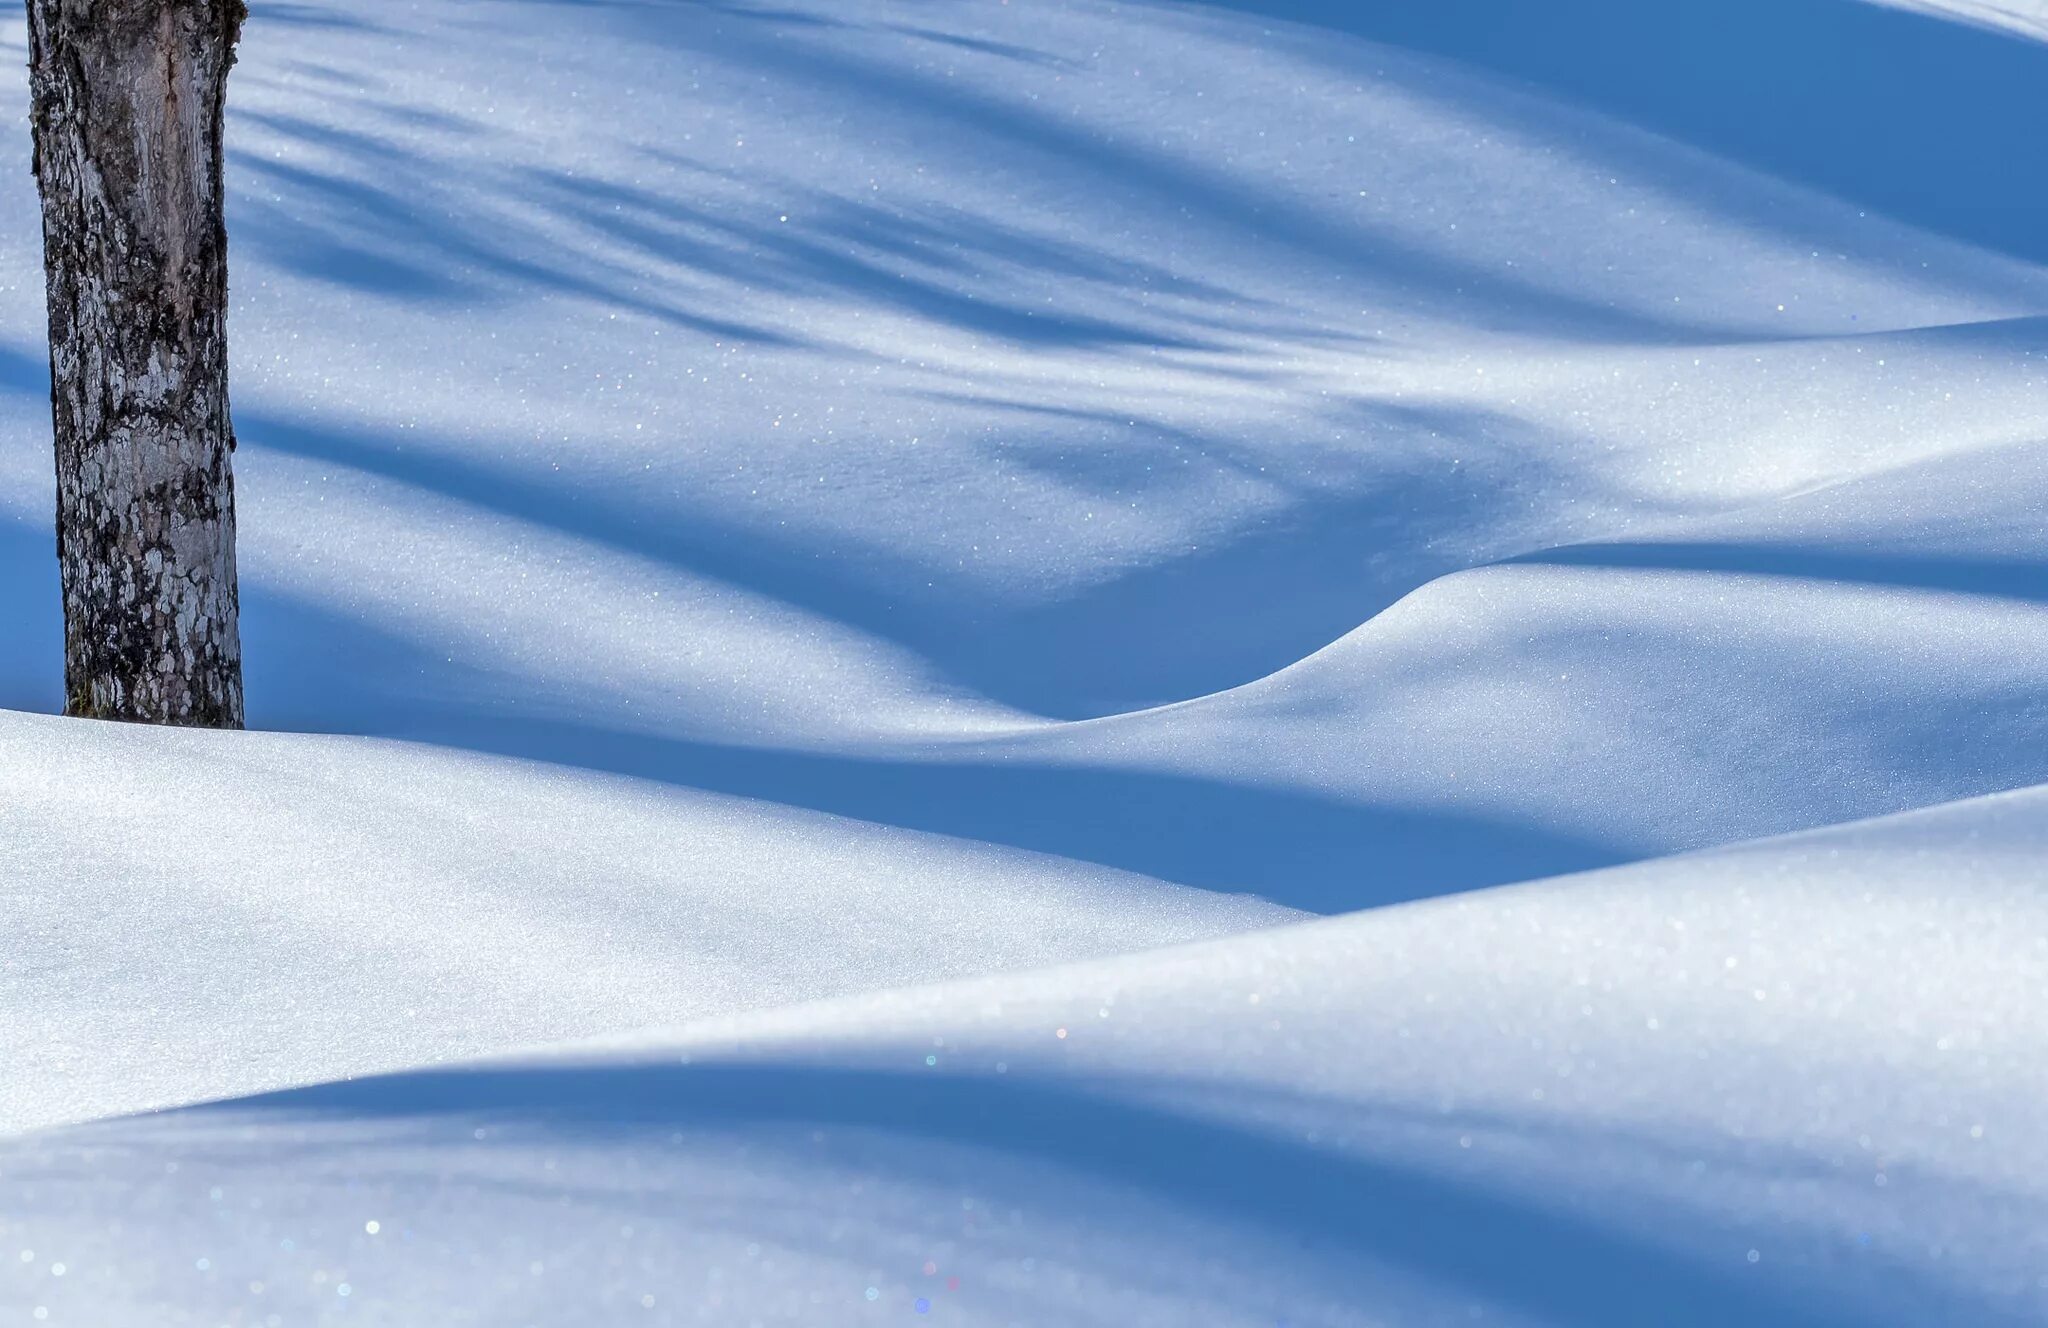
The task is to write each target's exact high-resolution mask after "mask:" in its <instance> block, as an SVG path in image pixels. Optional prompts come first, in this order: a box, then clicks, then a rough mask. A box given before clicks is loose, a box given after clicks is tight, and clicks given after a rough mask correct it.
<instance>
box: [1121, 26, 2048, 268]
mask: <svg viewBox="0 0 2048 1328" xmlns="http://www.w3.org/2000/svg"><path fill="white" fill-rule="evenodd" d="M1155 2H1156V0H1155ZM1197 2H1198V3H1199V4H1202V5H1206V6H1208V7H1209V8H1212V9H1217V10H1229V11H1235V12H1238V13H1244V14H1250V15H1255V16H1257V17H1261V18H1270V19H1280V20H1286V21H1290V22H1296V23H1303V24H1310V25H1315V26H1319V27H1324V28H1328V29H1333V30H1336V31H1339V32H1344V33H1349V34H1351V35H1354V36H1357V37H1362V38H1365V39H1367V40H1369V41H1374V42H1381V43H1385V44H1387V45H1390V46H1397V47H1403V48H1406V49H1408V50H1412V51H1416V52H1419V53H1422V54H1426V55H1431V56H1439V57H1444V58H1448V59H1450V60H1454V61H1457V62H1460V63H1462V64H1466V65H1470V66H1475V67H1478V68H1480V69H1484V70H1488V71H1491V72H1492V73H1495V74H1500V75H1505V76H1507V77H1508V78H1511V79H1515V80H1518V81H1520V82H1523V83H1526V84H1531V85H1533V86H1535V87H1537V88H1539V89H1541V90H1543V91H1545V92H1547V93H1550V94H1552V95H1557V96H1561V97H1564V98H1566V99H1568V100H1571V101H1576V102H1578V103H1580V104H1583V105H1587V106H1590V107H1591V108H1593V109H1595V110H1598V111H1601V112H1603V113H1606V114H1608V115H1611V116H1614V117H1616V118H1618V119H1621V120H1623V121H1627V122H1629V123H1632V124H1636V125H1639V126H1641V127H1643V128H1645V129H1648V130H1651V131H1653V132H1655V133H1658V134H1661V135H1664V136H1666V137H1669V138H1674V139H1678V140H1680V141H1682V142H1686V143H1690V144H1692V145H1694V146H1696V147H1699V148H1702V149H1704V150H1706V151H1708V152H1711V153H1713V154H1715V155H1717V156H1720V157H1723V158H1726V159H1729V160H1732V161H1735V162H1738V163H1741V164H1742V165H1745V166H1748V167H1751V168H1753V169H1756V170H1760V171H1763V172H1765V173H1767V174H1770V175H1774V176H1777V177H1779V178H1781V179H1785V180H1789V181H1792V182H1795V183H1798V184H1803V185H1808V186H1811V187H1813V188H1816V189H1819V190H1822V191H1824V192H1826V193H1829V194H1833V195H1834V196H1836V197H1837V198H1840V199H1842V200H1844V201H1847V202H1849V203H1852V204H1854V205H1856V206H1859V207H1866V208H1869V209H1871V210H1873V211H1876V212H1881V213H1883V214H1885V215H1887V216H1889V217H1892V218H1893V219H1895V220H1898V221H1902V222H1906V223H1908V224H1910V225H1913V226H1917V227H1920V228H1922V229H1923V230H1927V231H1931V232H1934V233H1936V234H1940V235H1945V236H1948V237H1950V238H1952V239H1956V240H1960V241H1962V242H1964V243H1967V244H1972V245H1977V246H1980V247H1982V248H1986V249H1990V250H1994V251H1999V252H2002V253H2005V254H2008V255H2011V256H2013V257H2016V258H2020V259H2023V260H2026V261H2029V262H2035V263H2039V262H2043V261H2048V174H2044V173H2043V172H2041V171H2038V170H2028V169H2023V168H2022V167H2021V163H2026V162H2031V161H2034V160H2036V159H2037V158H2038V156H2039V142H2038V138H2039V126H2040V125H2042V124H2044V123H2048V45H2043V44H2041V43H2038V42H2033V41H2029V40H2026V39H2024V38H2021V37H2018V36H2015V35H2011V34H2007V33H2002V32H1997V31H1993V30H1991V29H1988V28H1985V27H1981V26H1978V25H1975V24H1972V23H1970V22H1968V21H1966V20H1960V19H1943V18H1938V17H1934V16H1932V15H1928V14H1923V13H1915V12H1912V11H1909V10H1906V9H1902V8H1896V7H1894V6H1892V5H1889V4H1885V3H1871V0H1669V2H1667V3H1655V4H1644V3H1640V2H1639V0H1545V3H1542V4H1530V3H1527V2H1526V0H1429V2H1428V3H1407V2H1406V0H1197Z"/></svg>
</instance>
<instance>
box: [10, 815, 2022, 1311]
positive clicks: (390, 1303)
mask: <svg viewBox="0 0 2048 1328" xmlns="http://www.w3.org/2000/svg"><path fill="white" fill-rule="evenodd" d="M2044 812H2048V807H2044V797H2043V795H2042V794H2041V793H2039V792H2032V791H2030V792H2026V793H2018V794H2011V795H2005V796H2002V797H1996V798H1992V799H1988V800H1984V801H1979V802H1972V803H1965V804H1959V805H1955V806H1950V807H1944V808H1941V809H1938V810H1935V811H1931V812H1921V813H1911V814H1907V815H1904V816H1900V817H1897V818H1893V819H1889V820H1884V821H1877V822H1871V823H1866V824H1861V825H1856V826H1851V827H1846V828H1842V829H1834V830H1825V831H1819V832H1813V833H1810V834H1807V835H1802V836H1796V837H1793V838H1790V839H1784V840H1773V841H1769V842H1766V843H1761V844H1756V845H1751V846H1745V847H1742V848H1738V849H1731V850H1724V851H1718V852H1714V853H1711V854H1709V855H1706V856H1701V857H1688V858H1677V859H1671V860H1667V861H1664V862H1659V863H1652V864H1647V865H1643V866H1637V867H1627V868H1621V869H1617V870H1614V871H1611V872H1606V873H1599V874H1595V875H1591V876H1584V877H1569V878H1563V879H1559V880H1554V881H1548V882H1544V883H1541V884H1538V885H1532V886H1525V887H1516V888H1510V889H1505V890H1499V891H1493V892H1489V893H1486V894H1483V895H1480V896H1475V897H1471V898H1464V899H1447V900H1437V901H1431V902H1428V903H1423V904H1415V905H1408V906H1404V907H1400V908H1395V909H1387V910H1375V911H1369V912H1365V913H1361V914H1357V915H1354V916H1352V917H1347V918H1341V919H1329V920H1323V921H1318V922H1314V923H1310V924H1307V925H1301V926H1294V927H1288V928H1283V929H1280V930H1275V931H1264V932H1258V933H1255V934H1252V935H1248V936H1241V937H1233V938H1230V939H1227V940H1221V941H1212V942H1207V943H1204V944H1200V945H1194V946H1188V947H1183V948H1177V949H1170V950H1164V951H1158V952H1154V953H1151V954H1147V955H1139V956H1131V957H1124V958H1116V959H1109V960H1102V961H1097V962H1094V963H1089V964H1082V965H1076V966H1072V967H1064V968H1056V969H1050V970H1045V971H1042V972H1038V973H1033V974H1028V975H1017V976H1006V977H995V978H986V979H981V980H978V981H973V982H968V983H964V984H956V985H950V986H940V987H927V988H916V989H910V990H904V991H895V992H888V993H883V994H877V995H872V996H866V997H858V998H849V999H845V1000H841V1001H837V1002H828V1003H825V1004H820V1005H807V1006H799V1007H795V1008H789V1009H784V1010H780V1011H776V1012H772V1013H767V1014H761V1015H753V1016H741V1017H738V1018H727V1019H722V1020H714V1021H710V1022H708V1023H704V1024H699V1025H696V1026H693V1027H690V1028H686V1029H684V1030H682V1031H680V1032H678V1033H675V1034H672V1035H642V1036H640V1037H636V1038H633V1039H630V1040H628V1041H624V1042H621V1043H617V1044H614V1045H613V1046H611V1047H609V1048H589V1049H583V1050H576V1049H565V1050H562V1051H559V1052H553V1053H549V1054H546V1055H536V1056H529V1057H525V1058H521V1059H518V1060H514V1061H504V1062H496V1063H492V1064H488V1065H478V1066H467V1067H462V1068H455V1069H422V1070H417V1071H412V1072H408V1073H404V1074H399V1075H396V1076H393V1077H389V1078H373V1079H361V1080H356V1081H354V1082H352V1083H344V1084H333V1085H327V1086H322V1087H315V1088H307V1089H302V1090H295V1091H291V1092H285V1093H280V1094H274V1095H269V1096H259V1097H253V1098H242V1099H238V1100H234V1101H229V1102H224V1103H218V1104H214V1105H210V1106H205V1107H198V1108H192V1109H188V1110H184V1111H177V1112H171V1113H168V1114H161V1115H152V1116H141V1117H134V1118H129V1119H125V1120H118V1121H112V1122H106V1123H100V1124H95V1125H88V1126H82V1127H75V1128H71V1129H66V1130H60V1131H54V1132H46V1133H42V1134H35V1135H29V1136H26V1137H23V1138H20V1139H17V1140H14V1141H12V1142H10V1143H8V1144H6V1145H4V1146H0V1184H4V1185H6V1186H7V1187H8V1190H9V1193H10V1194H11V1195H12V1196H13V1198H12V1200H11V1202H10V1203H9V1204H8V1205H7V1207H6V1210H5V1211H4V1212H0V1237H4V1245H0V1248H5V1249H8V1250H12V1249H14V1248H15V1247H16V1246H19V1247H21V1249H22V1250H23V1251H24V1252H23V1253H22V1254H21V1256H20V1260H19V1262H17V1261H16V1259H15V1258H13V1257H9V1258H8V1259H5V1260H0V1296H5V1297H7V1298H8V1299H10V1300H11V1301H12V1302H13V1303H16V1304H21V1305H29V1304H34V1305H40V1306H43V1307H44V1308H46V1309H47V1310H48V1311H49V1321H50V1322H67V1321H69V1322H136V1323H145V1322H146V1323H155V1324H185V1323H194V1324H197V1323H205V1324H213V1323H264V1322H270V1321H272V1320H273V1318H274V1319H275V1320H276V1321H278V1322H286V1323H346V1322H373V1323H422V1322H430V1323H449V1324H455V1323H517V1322H550V1323H563V1324H569V1323H614V1322H618V1323H633V1322H675V1323H760V1324H817V1323H868V1322H877V1323H882V1322H896V1321H905V1320H914V1319H916V1318H918V1316H920V1315H923V1314H926V1313H929V1315H930V1317H931V1319H932V1320H933V1321H934V1322H952V1323H962V1324H1009V1323H1031V1324H1037V1323H1048V1324H1050V1323H1057V1324H1161V1325H1168V1324H1188V1323H1203V1324H1211V1323H1213V1324H1245V1325H1271V1324H1273V1323H1288V1324H1302V1325H1308V1324H1347V1325H1348V1324H1367V1323H1399V1324H1438V1323H1445V1324H1449V1323H1458V1324H1465V1323H1471V1322H1474V1321H1479V1322H1487V1323H1511V1324H1534V1323H1544V1324H1573V1325H1581V1326H1594V1325H1600V1326H1605V1325H1615V1326H1616V1328H1620V1325H1635V1324H1642V1323H1659V1324H1674V1325H1694V1324H1697V1325H1722V1324H1733V1323H1744V1324H1765V1323H1769V1324H1796V1325H1848V1324H1900V1325H1905V1324H1928V1323H1947V1324H1961V1323H1972V1324H2014V1325H2017V1324H2021V1323H2035V1322H2039V1321H2040V1318H2041V1316H2042V1315H2043V1314H2044V1313H2048V1291H2044V1290H2043V1286H2044V1281H2043V1279H2042V1278H2041V1275H2040V1270H2041V1267H2042V1259H2043V1257H2044V1255H2048V1249H2044V1235H2043V1233H2044V1232H2048V1195H2044V1194H2043V1192H2042V1190H2041V1185H2040V1177H2041V1175H2042V1174H2043V1166H2044V1164H2048V1128H2044V1126H2043V1123H2042V1120H2041V1113H2040V1111H2039V1103H2040V1100H2041V1095H2042V1093H2043V1092H2044V1091H2048V1078H2044V1076H2048V1071H2044V1069H2043V1067H2044V1066H2048V1056H2044V1054H2043V1053H2044V1052H2048V1045H2044V1040H2043V1033H2042V1026H2041V1022H2040V1020H2039V1019H2038V1018H2035V1017H2034V1015H2035V1013H2036V1009H2037V1005H2038V993H2039V991H2040V990H2041V986H2042V983H2043V982H2044V981H2048V900H2044V898H2043V895H2042V892H2041V890H2040V888H2039V870H2038V865H2037V864H2038V863H2039V862H2040V861H2041V860H2042V855H2043V854H2044V853H2048V815H2044ZM117 1213H118V1218H115V1219H113V1220H110V1218H113V1215H114V1214H117ZM59 1265H61V1266H62V1268H63V1271H62V1273H61V1274H58V1273H57V1272H56V1269H57V1267H58V1266H59Z"/></svg>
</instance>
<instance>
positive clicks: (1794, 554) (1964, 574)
mask: <svg viewBox="0 0 2048 1328" xmlns="http://www.w3.org/2000/svg"><path fill="white" fill-rule="evenodd" d="M1508 561H1510V562H1514V563H1524V564H1539V565H1544V566H1552V567H1611V568H1623V569H1641V570H1650V571H1670V572H1722V573H1731V574H1734V575H1737V576H1774V577H1789V578H1794V579H1797V580H1802V581H1832V582H1837V583H1840V584H1844V585H1857V586H1873V587H1881V588H1890V589H1897V590H1932V591H1939V592H1942V593H1945V594H1957V595H1981V596H1986V597H1989V598H1992V599H2008V600H2016V601H2019V602H2022V603H2027V604H2048V560H2042V559H2028V558H1972V557H1963V556H1956V555H1948V554H1939V553H1912V552H1905V551H1886V550H1883V549H1867V550H1859V549H1853V548H1842V547H1840V546H1829V545H1803V544H1779V543H1758V544H1713V543H1687V542H1678V541H1674V542H1671V543H1662V542H1644V543H1613V544H1574V545H1570V546H1568V547H1566V548H1561V549H1549V550H1546V551H1544V552H1542V553H1532V554H1527V555H1525V556H1523V557H1519V558H1513V559H1509V560H1508Z"/></svg>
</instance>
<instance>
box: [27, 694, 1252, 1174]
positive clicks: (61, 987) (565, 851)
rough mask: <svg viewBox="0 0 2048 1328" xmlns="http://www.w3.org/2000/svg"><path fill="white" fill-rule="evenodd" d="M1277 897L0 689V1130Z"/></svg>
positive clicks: (1062, 956) (884, 973)
mask: <svg viewBox="0 0 2048 1328" xmlns="http://www.w3.org/2000/svg"><path fill="white" fill-rule="evenodd" d="M1288 916H1291V915H1290V914H1289V913H1288V911H1287V910H1284V909H1279V908H1275V907H1273V906H1271V905H1268V904H1263V903H1260V902H1258V901H1256V900H1251V899H1248V898H1243V897H1233V896H1228V895H1219V894H1214V893H1211V892H1207V891H1199V890H1190V889H1185V888H1180V887H1174V886H1168V885H1164V884H1161V883H1159V882H1157V881H1151V880H1146V879H1144V878H1141V877H1136V876H1130V875H1126V874H1123V873H1119V872H1112V871H1107V870H1103V869H1100V868H1090V867H1087V866H1084V865H1082V864H1078V863H1074V862H1068V861H1061V860H1059V859H1054V858H1048V857H1043V856H1040V855H1036V854H1030V853H1023V852H1018V851H1015V850H1005V849H1001V848H997V847H993V846H988V845H981V844H974V843H970V842H966V841H960V840H953V839H947V838H943V837H940V836H935V835H922V834H917V833H914V832H910V831H902V830H890V829H884V828H881V827H876V826H870V825H863V824H860V823H858V822H853V821H845V820H841V819H839V818H836V817H831V816H826V815H821V814H818V813H814V812H804V811H799V810H795V809H792V808H788V807H782V806H778V805H775V804H770V803H760V802H754V801H750V800H747V799H742V798H732V797H724V796H720V795H716V794H707V793H698V792H693V791H689V790H682V789H675V788H670V787H666V786H662V785H652V784H645V783H642V782H640V781H636V780H630V779H622V778H618V777H613V776H599V775H591V774H587V773H582V772H575V771H561V770H556V769H553V768H550V767H546V766H538V765H533V764H531V763H527V762H518V761H508V760H500V759H492V758H483V757H476V756H471V755H467V754H463V753H456V752H448V751H443V750H438V749H435V748H429V747H418V746H413V745H409V744H401V743H389V742H379V741H370V740H364V739H350V738H324V737H313V736H304V735H286V734H227V735H224V734H205V733H191V732H177V731H166V730H155V729H139V728H132V727H125V726H119V725H108V724H87V723H69V722H65V721H61V720H54V719H46V718H41V717H35V716H27V715H18V714H5V713H0V917H4V918H5V920H6V921H5V926H4V927H0V1011H4V1013H5V1018H4V1028H0V1063H4V1064H5V1065H6V1066H7V1071H6V1073H5V1074H4V1075H0V1131H5V1130H10V1129H21V1128H24V1127H28V1126H34V1125H40V1124H48V1123H51V1122H54V1121H62V1120H82V1119H87V1118H90V1117H94V1116H102V1115H108V1114H112V1113H116V1112H124V1111H136V1110H142V1109H145V1108H150V1107H160V1106H169V1105H175V1104H178V1103H184V1102H191V1101H194V1100H197V1099H201V1098H208V1097H219V1096H225V1095H229V1094H237V1093H248V1092H254V1091H260V1090H263V1089H266V1088H278V1087H284V1086H287V1085H291V1084H299V1083H306V1082H309V1081H313V1080H319V1079H326V1078H332V1077H336V1076H340V1075H349V1074H362V1073H367V1072H370V1071H376V1070H391V1069H398V1068H402V1067H405V1066H410V1065H417V1064H423V1063H428V1062H433V1061H439V1060H445V1059H449V1058H452V1057H461V1056H470V1055H477V1054H480V1053H484V1052H490V1051H503V1050H505V1049H507V1048H510V1047H516V1046H520V1045H523V1044H529V1043H533V1042H535V1041H544V1040H554V1039H560V1038H566V1037H578V1036H587V1035H590V1034H594V1033H600V1032H608V1031H613V1030H617V1029H621V1028H631V1027H636V1026H639V1025H644V1024H649V1023H672V1022H674V1021H676V1020H678V1019H687V1018H692V1017H698V1016H703V1015H709V1014H720V1013H726V1012H728V1011H732V1010H736V1009H744V1008H749V1007H754V1006H765V1005H773V1004H777V1003H780V1002H787V1001H796V1000H807V999H812V998H816V997H820V996H827V995H836V994H840V993H844V992H851V991H865V990H871V989H876V988H885V987H891V986H897V985H901V984H903V983H906V982H925V981H930V980H932V979H934V978H938V977H942V976H946V975H964V974H974V973H984V972H989V971H993V970H997V969H1005V968H1018V967H1027V966H1034V965H1042V964H1046V963H1053V962H1058V961H1061V960H1066V959H1073V958H1078V957H1081V956H1086V955H1101V954H1112V953H1118V952H1122V951H1127V950H1132V949H1142V948H1145V947H1149V946H1157V945H1162V944H1169V943H1172V942H1176V941H1183V940H1188V939H1191V938H1194V937H1199V936H1212V935H1216V934H1218V933H1221V932H1226V931H1233V930H1242V929H1244V928H1246V927H1252V926H1259V925H1262V924H1269V923H1272V922H1274V921H1277V920H1280V919H1284V918H1286V917H1288ZM0 1207H5V1205H4V1204H0Z"/></svg>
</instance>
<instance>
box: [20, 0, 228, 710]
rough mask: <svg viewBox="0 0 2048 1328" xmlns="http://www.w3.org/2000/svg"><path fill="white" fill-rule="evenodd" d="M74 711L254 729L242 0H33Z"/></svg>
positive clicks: (67, 657)
mask: <svg viewBox="0 0 2048 1328" xmlns="http://www.w3.org/2000/svg"><path fill="white" fill-rule="evenodd" d="M27 3H28V32H29V76H30V87H31V91H32V95H33V98H34V116H33V123H34V132H35V173H36V181H37V184H38V186H39V188H40V189H41V191H42V200H43V255H44V264H45V268H46V272H47V277H48V286H49V311H50V404H51V410H52V414H53V415H54V417H55V422H56V438H57V559H58V562H59V564H60V567H61V572H62V581H63V589H64V682H65V698H66V701H65V708H66V710H67V712H68V713H70V714H73V715H86V716H92V717H96V718H102V719H124V720H138V721H144V722H149V723H158V724H194V725H208V726H213V727H220V728H239V727H241V724H242V648H241V638H240V632H239V628H238V624H237V610H238V599H239V596H238V592H237V589H236V584H235V490H234V476H233V474H232V471H231V469H230V465H229V454H230V453H231V452H232V451H233V450H234V445H235V442H234V430H233V426H232V424H231V423H230V421H229V417H228V378H227V326H226V321H227V229H226V225H225V222H224V219H223V209H222V202H223V199H222V192H221V118H222V112H223V110H224V108H225V101H226V91H227V74H228V67H229V66H230V65H232V64H233V63H234V50H235V42H236V40H237V38H239V36H240V35H241V26H242V20H243V18H244V17H245V16H246V14H247V9H246V7H245V5H244V3H243V0H27Z"/></svg>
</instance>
